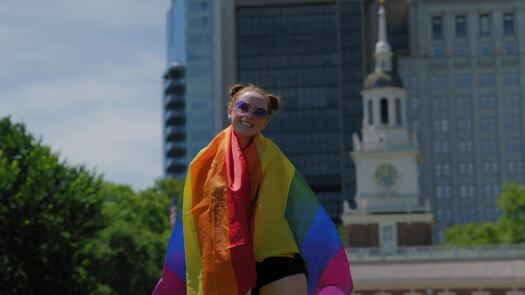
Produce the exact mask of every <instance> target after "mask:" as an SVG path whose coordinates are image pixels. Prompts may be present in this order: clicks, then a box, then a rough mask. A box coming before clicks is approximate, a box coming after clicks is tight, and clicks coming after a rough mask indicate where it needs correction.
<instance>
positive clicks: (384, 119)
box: [380, 98, 388, 124]
mask: <svg viewBox="0 0 525 295" xmlns="http://www.w3.org/2000/svg"><path fill="white" fill-rule="evenodd" d="M380 106H381V124H388V100H387V99H386V98H382V99H381V104H380Z"/></svg>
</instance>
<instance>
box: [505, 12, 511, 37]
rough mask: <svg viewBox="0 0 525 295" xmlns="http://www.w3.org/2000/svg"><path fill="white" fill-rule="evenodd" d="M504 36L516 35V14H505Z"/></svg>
mask: <svg viewBox="0 0 525 295" xmlns="http://www.w3.org/2000/svg"><path fill="white" fill-rule="evenodd" d="M503 35H504V36H513V35H514V13H505V14H503Z"/></svg>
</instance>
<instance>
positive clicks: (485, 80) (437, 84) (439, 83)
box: [430, 71, 520, 92]
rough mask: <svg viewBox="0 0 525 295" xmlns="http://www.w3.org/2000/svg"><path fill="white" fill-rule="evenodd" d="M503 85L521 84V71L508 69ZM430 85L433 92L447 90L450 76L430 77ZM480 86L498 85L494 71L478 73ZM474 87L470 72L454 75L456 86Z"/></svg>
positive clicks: (504, 75)
mask: <svg viewBox="0 0 525 295" xmlns="http://www.w3.org/2000/svg"><path fill="white" fill-rule="evenodd" d="M502 78H503V86H506V87H515V86H519V85H520V73H519V72H517V71H507V72H505V73H503V75H502ZM430 86H431V88H432V91H433V92H442V91H446V90H447V88H448V86H449V85H448V78H447V76H446V75H436V76H434V77H432V78H431V79H430ZM478 86H479V87H496V75H495V74H494V73H481V74H479V75H478ZM470 87H472V76H471V75H470V74H466V73H465V74H456V75H455V76H454V88H470Z"/></svg>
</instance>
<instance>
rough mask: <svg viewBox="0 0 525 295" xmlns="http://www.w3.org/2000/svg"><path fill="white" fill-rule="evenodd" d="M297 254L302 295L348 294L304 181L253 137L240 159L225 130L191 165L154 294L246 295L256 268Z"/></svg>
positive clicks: (323, 219) (337, 255)
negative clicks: (304, 276) (302, 267)
mask: <svg viewBox="0 0 525 295" xmlns="http://www.w3.org/2000/svg"><path fill="white" fill-rule="evenodd" d="M234 159H235V160H234ZM197 228H198V229H199V231H197V230H196V229H197ZM297 252H300V253H301V255H302V256H303V258H304V260H305V262H306V265H307V268H308V294H334V295H335V294H349V293H350V292H351V290H352V279H351V274H350V267H349V265H348V259H347V257H346V254H345V251H344V248H343V246H342V243H341V241H340V239H339V236H338V234H337V231H336V229H335V227H334V225H333V224H332V222H331V220H330V218H329V216H328V215H327V213H326V212H325V210H324V209H323V208H322V207H321V205H320V203H319V201H318V200H317V198H316V197H315V194H314V193H313V191H312V190H311V189H310V188H309V187H308V185H307V184H306V181H305V180H304V179H303V178H302V177H301V176H300V175H299V173H298V172H297V171H296V169H295V167H294V166H293V165H292V164H291V163H290V161H288V159H287V158H286V156H285V155H284V154H283V153H282V152H281V151H280V150H279V148H278V147H277V146H276V145H275V144H274V143H273V142H272V141H271V140H269V139H267V138H265V137H264V136H262V135H257V136H256V137H255V138H254V139H253V143H252V144H251V145H250V147H249V148H248V149H247V150H246V151H245V152H244V154H243V153H242V152H241V151H240V148H239V147H238V144H237V142H236V139H235V136H233V133H232V129H231V127H228V128H226V129H225V130H224V131H222V132H221V133H219V134H218V135H217V136H216V137H215V138H214V139H213V140H212V142H211V143H210V144H209V145H208V147H206V148H205V149H203V150H202V151H201V152H200V153H199V154H198V155H197V156H196V157H195V159H194V160H193V161H192V163H191V164H190V168H189V171H188V176H187V178H186V184H185V189H184V201H183V210H179V212H178V214H177V222H176V225H175V226H174V228H173V232H172V235H171V237H170V240H169V243H168V249H167V252H166V257H165V263H164V270H163V274H162V277H161V279H160V281H159V282H158V284H157V286H156V288H155V290H154V292H153V293H154V294H161V295H163V294H192V295H193V294H196V295H197V294H225V295H226V294H227V295H232V294H244V293H245V292H247V291H248V290H250V289H251V288H252V287H253V286H254V285H255V281H256V274H255V263H254V262H255V261H263V260H264V259H265V258H268V257H273V256H283V255H290V254H292V253H297Z"/></svg>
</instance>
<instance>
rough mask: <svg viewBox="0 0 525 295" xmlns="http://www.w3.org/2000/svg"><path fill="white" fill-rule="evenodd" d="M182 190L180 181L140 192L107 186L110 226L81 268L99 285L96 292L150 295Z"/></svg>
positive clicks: (93, 243)
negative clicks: (171, 213)
mask: <svg viewBox="0 0 525 295" xmlns="http://www.w3.org/2000/svg"><path fill="white" fill-rule="evenodd" d="M181 188H182V183H181V181H176V180H173V179H168V178H165V179H160V180H157V181H156V183H155V185H154V186H153V187H152V188H148V189H146V190H144V191H141V192H139V193H136V192H134V191H133V190H132V189H131V188H129V187H128V186H123V185H115V184H110V183H107V184H106V185H105V187H104V190H103V195H104V200H105V201H104V209H103V215H104V220H105V222H106V224H107V226H106V227H105V228H104V229H102V230H101V231H100V232H99V233H97V234H96V235H95V237H94V239H93V240H92V241H91V242H90V243H89V245H87V247H86V248H85V249H84V251H83V253H84V255H83V256H84V258H85V259H84V265H83V266H84V267H85V269H86V270H87V271H88V272H89V273H90V274H92V275H93V278H94V281H95V282H96V283H97V284H98V287H97V291H96V293H99V294H147V293H151V291H152V290H153V287H154V286H155V283H156V282H157V280H158V279H159V277H160V274H161V272H162V265H163V261H164V253H165V248H166V244H167V241H168V236H169V233H170V231H171V229H170V226H169V222H168V214H169V202H170V198H171V196H173V195H175V194H180V190H181ZM100 270H103V271H100Z"/></svg>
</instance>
